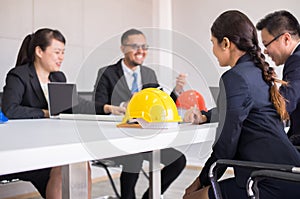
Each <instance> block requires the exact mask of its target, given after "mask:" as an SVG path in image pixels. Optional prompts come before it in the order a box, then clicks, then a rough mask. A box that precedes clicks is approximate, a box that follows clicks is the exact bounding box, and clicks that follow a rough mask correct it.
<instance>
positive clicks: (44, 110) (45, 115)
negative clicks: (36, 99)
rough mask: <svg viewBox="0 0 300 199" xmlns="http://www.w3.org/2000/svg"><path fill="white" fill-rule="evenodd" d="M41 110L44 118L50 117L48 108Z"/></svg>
mask: <svg viewBox="0 0 300 199" xmlns="http://www.w3.org/2000/svg"><path fill="white" fill-rule="evenodd" d="M42 111H43V112H44V117H45V118H49V117H50V115H49V111H48V110H46V109H42Z"/></svg>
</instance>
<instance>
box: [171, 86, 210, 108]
mask: <svg viewBox="0 0 300 199" xmlns="http://www.w3.org/2000/svg"><path fill="white" fill-rule="evenodd" d="M176 106H177V108H181V109H190V108H191V107H195V106H196V107H197V108H198V109H199V110H201V111H207V108H206V106H205V102H204V98H203V97H202V95H201V94H200V93H199V92H197V91H195V90H187V91H184V92H183V93H181V94H180V95H179V96H178V98H177V100H176Z"/></svg>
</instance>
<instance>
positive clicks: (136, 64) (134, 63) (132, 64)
mask: <svg viewBox="0 0 300 199" xmlns="http://www.w3.org/2000/svg"><path fill="white" fill-rule="evenodd" d="M129 64H130V65H131V66H139V65H142V64H143V62H141V63H138V62H136V61H134V60H130V61H129Z"/></svg>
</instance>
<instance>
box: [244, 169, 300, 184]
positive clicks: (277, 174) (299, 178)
mask: <svg viewBox="0 0 300 199" xmlns="http://www.w3.org/2000/svg"><path fill="white" fill-rule="evenodd" d="M250 177H251V178H252V180H255V179H256V178H273V179H281V180H288V181H294V182H300V174H299V173H291V172H285V171H275V170H258V171H253V172H252V173H251V175H250Z"/></svg>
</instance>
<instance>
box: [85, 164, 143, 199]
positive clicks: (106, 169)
mask: <svg viewBox="0 0 300 199" xmlns="http://www.w3.org/2000/svg"><path fill="white" fill-rule="evenodd" d="M91 162H92V166H96V167H101V168H103V169H104V170H105V171H106V174H107V176H108V179H109V181H110V184H111V186H112V189H113V191H114V193H115V196H116V198H118V199H120V198H121V196H120V194H119V192H118V190H117V188H116V185H115V183H114V181H113V178H112V176H111V173H110V171H109V169H108V167H121V165H119V164H117V163H116V162H115V161H113V160H109V159H103V160H93V161H91ZM142 173H143V174H144V176H145V177H146V178H147V179H148V180H149V175H148V174H147V173H146V171H145V170H144V169H143V168H142Z"/></svg>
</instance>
